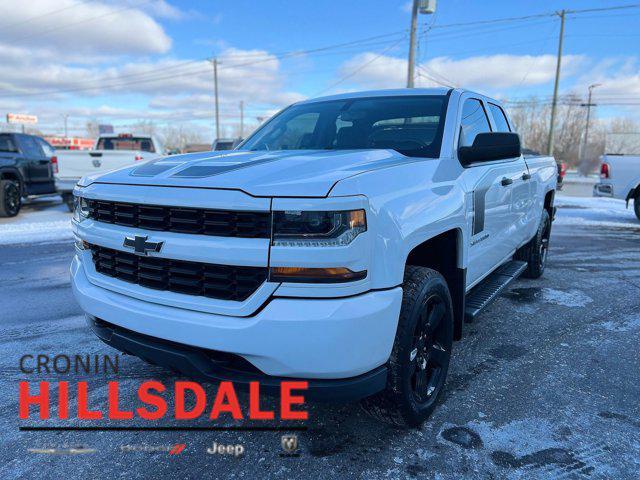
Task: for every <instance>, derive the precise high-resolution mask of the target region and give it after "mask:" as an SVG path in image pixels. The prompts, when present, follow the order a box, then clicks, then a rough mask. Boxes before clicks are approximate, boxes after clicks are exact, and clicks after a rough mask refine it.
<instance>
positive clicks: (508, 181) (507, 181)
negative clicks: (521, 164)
mask: <svg viewBox="0 0 640 480" xmlns="http://www.w3.org/2000/svg"><path fill="white" fill-rule="evenodd" d="M500 183H501V184H502V186H503V187H506V186H507V185H511V184H512V183H513V180H512V179H510V178H507V177H502V181H501V182H500Z"/></svg>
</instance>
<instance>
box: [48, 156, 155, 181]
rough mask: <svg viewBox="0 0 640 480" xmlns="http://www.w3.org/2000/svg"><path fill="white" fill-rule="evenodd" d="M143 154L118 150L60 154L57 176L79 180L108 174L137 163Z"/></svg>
mask: <svg viewBox="0 0 640 480" xmlns="http://www.w3.org/2000/svg"><path fill="white" fill-rule="evenodd" d="M143 153H145V152H134V151H117V150H92V151H89V152H82V151H76V152H64V153H63V152H59V153H58V174H57V176H58V178H69V179H71V178H75V179H79V178H81V177H83V176H85V175H91V174H95V173H104V172H108V171H110V170H115V169H118V168H122V167H126V166H128V165H131V164H133V163H135V162H136V158H138V159H140V158H141V157H142V154H143ZM146 155H147V156H149V155H150V154H149V153H147V154H146ZM147 159H148V158H147Z"/></svg>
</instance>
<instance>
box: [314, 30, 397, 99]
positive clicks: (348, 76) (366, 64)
mask: <svg viewBox="0 0 640 480" xmlns="http://www.w3.org/2000/svg"><path fill="white" fill-rule="evenodd" d="M404 39H405V38H404V37H403V38H400V39H399V40H397V41H396V42H394V43H393V44H391V45H389V46H388V47H387V48H385V49H384V50H382V51H381V52H380V53H378V54H377V55H376V56H375V57H373V58H372V59H371V60H369V61H367V62H365V63H363V64H362V65H360V66H359V67H358V68H356V69H355V70H353V71H351V72H350V73H348V74H347V75H345V76H343V77H342V78H340V79H339V80H338V81H336V82H334V83H332V84H331V85H329V86H328V87H326V88H324V89H322V90H320V91H319V92H317V93H315V94H314V95H313V96H314V97H317V96H318V95H321V94H323V93H324V92H327V91H329V90H331V89H332V88H334V87H335V86H337V85H339V84H341V83H342V82H344V81H345V80H348V79H349V78H351V77H353V76H354V75H356V74H357V73H359V72H361V71H362V70H363V69H364V68H366V67H367V66H369V65H371V64H372V63H373V62H375V61H376V60H378V59H379V58H380V57H382V56H383V55H384V54H385V53H387V52H388V51H389V50H391V49H392V48H393V47H395V46H396V45H398V44H399V43H400V42H401V41H403V40H404Z"/></svg>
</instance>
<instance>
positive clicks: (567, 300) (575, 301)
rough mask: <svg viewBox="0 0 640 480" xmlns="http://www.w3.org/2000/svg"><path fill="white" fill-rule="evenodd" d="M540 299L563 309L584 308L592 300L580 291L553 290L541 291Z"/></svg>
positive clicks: (545, 289) (544, 289)
mask: <svg viewBox="0 0 640 480" xmlns="http://www.w3.org/2000/svg"><path fill="white" fill-rule="evenodd" d="M542 299H543V300H544V301H545V302H547V303H553V304H555V305H562V306H564V307H585V306H586V305H587V304H588V303H591V302H593V299H592V298H591V297H589V296H588V295H586V294H585V293H583V292H581V291H580V290H567V291H562V290H555V289H553V288H543V289H542Z"/></svg>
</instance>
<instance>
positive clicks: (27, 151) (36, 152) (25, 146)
mask: <svg viewBox="0 0 640 480" xmlns="http://www.w3.org/2000/svg"><path fill="white" fill-rule="evenodd" d="M20 145H22V152H23V153H24V155H25V156H26V157H27V158H42V157H44V156H45V155H44V153H43V152H42V150H41V149H40V145H38V143H37V142H36V140H35V139H34V138H33V137H29V136H27V135H23V136H21V137H20Z"/></svg>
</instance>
